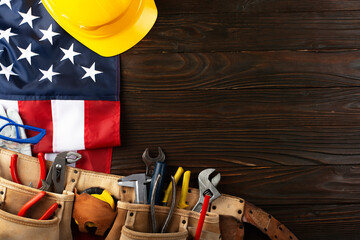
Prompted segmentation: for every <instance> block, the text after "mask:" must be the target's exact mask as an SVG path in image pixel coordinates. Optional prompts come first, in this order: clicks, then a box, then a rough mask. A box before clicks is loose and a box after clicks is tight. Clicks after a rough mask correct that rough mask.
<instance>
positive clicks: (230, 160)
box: [111, 0, 360, 240]
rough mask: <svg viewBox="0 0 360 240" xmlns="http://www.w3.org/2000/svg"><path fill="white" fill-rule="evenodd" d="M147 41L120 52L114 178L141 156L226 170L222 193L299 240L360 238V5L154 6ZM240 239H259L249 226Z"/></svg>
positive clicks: (247, 0)
mask: <svg viewBox="0 0 360 240" xmlns="http://www.w3.org/2000/svg"><path fill="white" fill-rule="evenodd" d="M156 4H157V6H158V9H159V17H158V20H157V22H156V24H155V26H154V27H153V29H152V30H151V31H150V32H149V34H148V35H147V36H146V37H145V38H144V39H143V40H142V41H141V42H140V43H139V44H137V45H136V46H135V47H134V48H132V49H130V50H129V51H127V52H125V53H124V54H122V55H121V60H122V63H121V76H122V83H121V88H122V89H121V91H122V92H121V104H122V106H121V111H122V116H121V138H122V146H121V147H118V148H115V149H114V154H113V161H112V168H111V172H112V173H115V174H119V175H129V174H132V173H139V172H143V171H144V169H145V166H144V163H143V162H142V160H141V154H142V152H143V151H144V149H145V148H147V147H149V148H151V149H156V147H157V146H161V147H162V148H163V149H164V151H165V153H166V156H167V163H168V165H169V171H168V174H167V175H169V174H171V173H174V172H175V170H176V168H177V167H178V166H182V167H184V168H185V169H189V170H191V171H192V173H193V174H192V177H191V183H190V185H191V186H193V187H196V186H197V179H196V176H197V174H198V173H199V172H200V171H201V170H202V169H204V168H210V167H212V168H216V169H217V171H219V172H221V174H222V180H221V182H220V185H219V190H220V191H221V192H222V193H227V194H232V195H235V196H239V197H243V198H245V199H246V200H248V201H250V202H252V203H254V204H256V205H258V206H260V207H262V208H263V209H264V210H265V211H267V212H269V213H270V214H272V215H274V216H275V217H276V218H277V219H279V220H280V221H281V222H282V223H284V224H285V225H286V226H287V227H288V228H289V229H290V230H291V231H293V232H294V233H295V234H296V235H297V236H298V237H299V239H326V240H328V239H346V240H348V239H349V240H352V239H359V231H358V228H359V227H358V226H359V222H360V210H359V209H360V191H359V187H358V186H359V183H360V177H359V176H360V165H359V164H360V125H359V122H360V108H359V102H360V91H359V90H360V89H359V87H360V81H359V80H360V60H359V59H360V50H359V49H360V41H359V39H360V31H359V26H360V20H359V19H360V2H359V1H356V0H344V1H337V0H319V1H316V2H314V1H310V0H304V1H290V0H239V1H235V0H228V1H225V2H224V1H215V0H209V1H208V0H207V1H202V0H200V1H188V0H184V1H181V2H175V1H172V0H169V1H165V0H159V1H156ZM245 228H246V235H245V239H255V240H256V239H266V238H265V237H264V236H263V235H262V234H261V233H260V231H258V230H256V229H254V228H251V227H250V226H248V225H247V226H245Z"/></svg>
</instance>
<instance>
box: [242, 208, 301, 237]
mask: <svg viewBox="0 0 360 240" xmlns="http://www.w3.org/2000/svg"><path fill="white" fill-rule="evenodd" d="M244 211H245V212H244V215H243V218H242V220H243V222H247V223H250V224H252V225H254V226H255V227H257V228H258V229H260V230H261V231H262V232H263V233H265V234H266V235H268V236H269V237H270V238H271V239H279V240H285V239H286V240H289V239H290V240H297V237H296V236H295V235H294V234H293V233H292V232H290V230H289V229H287V227H285V226H284V225H283V224H281V223H280V222H279V221H278V220H276V219H275V218H274V217H273V216H271V215H270V214H268V213H266V212H264V211H263V210H262V209H260V208H258V207H256V206H254V205H253V204H251V203H248V202H246V203H245V209H244Z"/></svg>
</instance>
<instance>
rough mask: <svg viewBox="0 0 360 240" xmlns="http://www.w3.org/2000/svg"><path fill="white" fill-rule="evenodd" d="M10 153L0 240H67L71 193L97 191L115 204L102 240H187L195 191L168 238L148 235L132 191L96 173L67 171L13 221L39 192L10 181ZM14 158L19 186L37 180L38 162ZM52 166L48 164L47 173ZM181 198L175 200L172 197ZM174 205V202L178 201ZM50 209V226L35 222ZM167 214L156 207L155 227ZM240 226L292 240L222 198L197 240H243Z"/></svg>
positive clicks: (145, 215) (2, 179) (0, 164)
mask: <svg viewBox="0 0 360 240" xmlns="http://www.w3.org/2000/svg"><path fill="white" fill-rule="evenodd" d="M14 153H15V152H12V151H9V150H6V149H2V148H0V239H19V240H20V239H21V240H23V239H28V238H29V237H31V236H36V239H38V240H41V239H44V240H45V239H46V240H49V239H54V240H57V239H61V240H69V239H72V233H71V218H72V211H73V205H74V199H75V194H74V191H75V189H76V191H83V190H85V189H88V188H91V187H100V188H104V189H106V190H107V191H109V192H110V193H111V194H112V195H113V196H114V197H115V198H116V199H118V200H119V201H118V202H117V205H116V207H117V209H116V211H115V212H116V218H115V220H114V222H113V224H112V227H111V229H110V231H109V232H108V234H107V236H106V238H105V239H106V240H119V239H121V240H133V239H141V240H142V239H144V240H145V239H173V240H178V239H192V237H193V236H194V234H195V230H196V226H197V223H198V220H199V215H200V213H198V212H194V211H191V209H192V208H193V206H194V205H195V204H196V202H197V200H198V198H199V191H198V189H195V188H189V193H188V195H187V203H188V204H189V207H187V208H186V209H176V210H175V212H174V214H173V217H172V219H171V221H170V224H169V227H168V229H167V233H151V224H150V206H149V205H145V204H134V203H133V202H134V198H135V193H134V188H128V187H121V186H119V185H118V184H117V182H118V179H119V178H122V177H121V176H117V175H111V174H104V173H97V172H93V171H87V170H82V169H78V168H72V167H69V166H67V167H66V174H65V189H64V191H63V193H62V194H56V193H51V192H46V196H45V197H44V198H43V199H41V201H39V203H38V204H36V205H34V206H33V207H32V208H31V209H29V211H28V213H27V217H20V216H18V215H17V213H18V211H19V209H20V208H21V207H22V206H23V205H24V204H25V203H26V202H27V201H29V199H31V198H33V197H34V196H35V195H36V194H38V193H39V192H40V190H38V189H34V188H31V187H28V186H25V185H20V184H17V183H14V182H12V181H11V179H12V178H11V172H10V162H11V156H12V155H13V154H14ZM16 154H18V173H19V177H20V179H21V180H22V182H23V183H24V184H27V185H28V183H30V182H32V183H35V182H37V181H38V180H39V176H40V166H39V162H38V160H37V158H34V157H30V156H27V155H22V154H19V153H16ZM51 164H52V163H51V162H47V169H49V168H50V166H51ZM177 196H180V194H177ZM178 200H179V199H176V201H178ZM54 203H58V205H59V208H58V209H57V210H56V211H55V216H54V217H53V218H51V219H49V220H38V219H39V216H41V215H42V214H43V212H44V209H47V208H48V207H49V206H51V205H52V204H54ZM168 210H169V208H168V207H167V206H156V219H157V222H160V223H161V222H163V221H164V219H165V218H166V215H167V212H168ZM243 222H247V223H250V224H252V225H254V226H255V227H257V228H258V229H260V230H261V231H262V232H263V233H264V234H266V235H267V236H269V238H270V239H276V240H278V239H280V240H281V239H286V240H288V239H293V240H295V239H297V238H296V236H295V235H294V234H293V233H291V232H290V230H288V229H287V228H286V227H285V226H284V225H283V224H281V223H280V222H279V221H278V220H276V219H275V218H274V217H273V216H271V215H269V214H268V213H266V212H264V211H263V210H261V209H260V208H257V207H255V206H254V205H252V204H250V203H248V202H246V201H245V200H244V199H242V198H239V197H234V196H230V195H226V194H223V195H221V196H220V197H219V198H218V199H216V200H215V201H213V202H212V204H211V205H210V207H209V212H208V213H207V215H206V217H205V221H204V225H203V229H202V234H201V239H210V240H211V239H219V238H220V239H243V236H244V227H243V225H242V224H243Z"/></svg>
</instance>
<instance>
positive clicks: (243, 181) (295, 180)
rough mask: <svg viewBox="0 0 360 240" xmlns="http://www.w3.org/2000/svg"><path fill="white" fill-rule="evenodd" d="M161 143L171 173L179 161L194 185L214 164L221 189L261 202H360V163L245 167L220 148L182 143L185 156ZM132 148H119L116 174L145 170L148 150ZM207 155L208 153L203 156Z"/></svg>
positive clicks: (282, 203)
mask: <svg viewBox="0 0 360 240" xmlns="http://www.w3.org/2000/svg"><path fill="white" fill-rule="evenodd" d="M162 147H163V149H164V150H165V152H166V155H167V159H166V161H167V164H168V166H169V168H168V174H173V173H175V171H176V168H177V167H178V166H182V167H183V168H184V169H188V170H191V171H192V176H191V184H190V185H191V186H193V187H197V186H198V185H197V175H198V173H199V172H200V171H201V170H203V169H204V168H215V169H217V171H218V172H220V173H221V174H222V179H221V182H220V184H219V186H218V189H219V191H221V192H222V193H226V194H230V195H234V196H239V197H242V198H244V199H246V200H248V201H250V202H252V203H254V204H257V205H296V204H344V203H360V191H359V187H358V186H359V184H360V166H359V165H327V166H268V167H245V166H242V163H241V162H240V161H239V160H238V161H236V160H234V161H233V162H226V161H216V160H215V159H214V158H211V155H212V154H216V151H217V149H208V150H206V149H204V151H203V152H199V151H195V150H192V149H191V147H189V148H188V149H186V148H185V147H184V146H179V147H178V148H179V149H182V150H183V151H186V152H187V154H188V155H191V156H189V157H188V158H183V157H182V156H183V154H173V152H171V150H172V149H171V148H168V147H167V145H162ZM133 149H135V147H129V148H127V147H124V148H121V149H120V148H116V149H115V154H114V159H113V164H112V173H114V174H118V175H129V174H132V173H139V172H144V171H145V165H144V163H143V162H142V160H141V154H142V151H143V150H144V149H142V151H140V150H138V151H136V150H133ZM136 149H137V147H136ZM154 149H155V148H154ZM132 155H136V156H137V157H136V158H134V157H132ZM202 155H208V156H209V157H208V159H202Z"/></svg>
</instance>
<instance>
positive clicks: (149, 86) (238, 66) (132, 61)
mask: <svg viewBox="0 0 360 240" xmlns="http://www.w3.org/2000/svg"><path fill="white" fill-rule="evenodd" d="M121 59H122V63H121V67H122V79H123V81H122V87H123V91H142V90H146V91H148V90H169V91H178V90H198V89H200V90H208V89H247V88H248V89H250V88H259V89H264V88H283V89H288V88H309V87H359V86H360V79H359V76H360V60H359V59H360V51H358V50H347V51H345V50H338V51H271V52H215V53H168V54H157V53H154V54H140V55H139V54H136V55H134V54H130V53H125V54H123V55H122V56H121Z"/></svg>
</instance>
